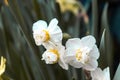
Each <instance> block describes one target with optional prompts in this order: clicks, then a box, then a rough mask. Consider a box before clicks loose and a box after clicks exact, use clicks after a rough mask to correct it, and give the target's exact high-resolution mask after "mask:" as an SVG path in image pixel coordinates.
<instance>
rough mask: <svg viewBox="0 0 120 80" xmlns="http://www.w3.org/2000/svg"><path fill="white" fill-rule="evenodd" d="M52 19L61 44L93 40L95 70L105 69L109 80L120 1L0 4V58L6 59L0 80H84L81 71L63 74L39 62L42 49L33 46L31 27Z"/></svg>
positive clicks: (117, 56)
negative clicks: (90, 37)
mask: <svg viewBox="0 0 120 80" xmlns="http://www.w3.org/2000/svg"><path fill="white" fill-rule="evenodd" d="M53 18H57V19H58V20H59V24H58V25H59V26H60V28H61V29H62V31H63V35H64V36H63V44H65V42H66V40H68V39H69V38H72V37H79V38H81V37H83V36H86V35H93V36H95V38H96V41H97V46H98V48H99V50H100V58H99V59H98V61H99V67H101V68H102V69H104V68H105V67H107V66H109V67H110V75H111V79H113V78H114V75H115V72H116V70H117V67H118V65H119V62H120V0H0V56H4V57H5V58H6V59H7V64H6V71H5V73H4V74H3V75H2V77H3V80H4V79H5V80H10V79H13V80H84V79H85V75H84V72H83V70H82V69H75V68H73V67H71V66H70V69H69V70H68V71H66V70H63V69H62V68H61V67H60V66H59V65H58V64H54V65H47V64H45V62H44V61H42V60H41V55H42V53H43V52H44V51H45V49H44V48H43V47H42V46H36V45H35V42H34V40H33V35H32V33H33V32H32V25H33V23H34V22H36V21H38V20H45V21H47V22H48V23H49V22H50V20H51V19H53ZM119 69H120V68H119ZM119 74H120V72H119ZM119 79H120V78H119ZM114 80H115V79H114Z"/></svg>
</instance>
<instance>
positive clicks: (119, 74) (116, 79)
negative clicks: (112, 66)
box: [113, 64, 120, 80]
mask: <svg viewBox="0 0 120 80" xmlns="http://www.w3.org/2000/svg"><path fill="white" fill-rule="evenodd" d="M113 80H120V64H119V65H118V68H117V71H116V73H115V76H114V78H113Z"/></svg>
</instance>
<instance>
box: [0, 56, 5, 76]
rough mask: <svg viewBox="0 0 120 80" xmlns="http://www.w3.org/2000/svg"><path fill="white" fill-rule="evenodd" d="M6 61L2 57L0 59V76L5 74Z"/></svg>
mask: <svg viewBox="0 0 120 80" xmlns="http://www.w3.org/2000/svg"><path fill="white" fill-rule="evenodd" d="M5 63H6V59H5V58H4V57H3V56H2V57H1V63H0V76H1V75H2V74H3V73H4V72H5V67H6V65H5Z"/></svg>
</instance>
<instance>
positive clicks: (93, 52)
mask: <svg viewBox="0 0 120 80" xmlns="http://www.w3.org/2000/svg"><path fill="white" fill-rule="evenodd" d="M89 55H90V57H91V58H94V59H98V58H99V56H100V53H99V50H98V48H97V46H96V45H94V47H93V49H92V50H91V51H90V52H89Z"/></svg>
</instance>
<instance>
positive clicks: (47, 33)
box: [43, 30, 50, 42]
mask: <svg viewBox="0 0 120 80" xmlns="http://www.w3.org/2000/svg"><path fill="white" fill-rule="evenodd" d="M43 32H45V40H44V42H47V41H49V40H50V35H49V32H48V31H47V30H43Z"/></svg>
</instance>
